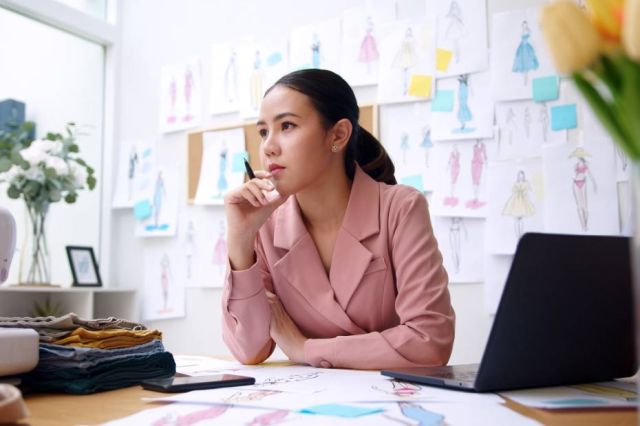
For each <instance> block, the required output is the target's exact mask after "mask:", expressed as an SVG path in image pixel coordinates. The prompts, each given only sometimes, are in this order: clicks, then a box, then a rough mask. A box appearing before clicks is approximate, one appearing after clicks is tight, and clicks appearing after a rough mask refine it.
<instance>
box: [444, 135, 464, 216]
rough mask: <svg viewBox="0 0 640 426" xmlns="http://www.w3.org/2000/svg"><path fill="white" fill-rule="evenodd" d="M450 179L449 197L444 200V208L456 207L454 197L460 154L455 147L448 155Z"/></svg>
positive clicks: (458, 174) (455, 198)
mask: <svg viewBox="0 0 640 426" xmlns="http://www.w3.org/2000/svg"><path fill="white" fill-rule="evenodd" d="M447 168H448V169H449V173H450V175H449V176H450V178H451V195H450V196H448V197H446V198H445V199H444V205H445V206H451V207H455V206H456V205H458V197H456V196H455V195H454V193H455V187H456V183H457V182H458V176H460V152H459V151H458V147H457V146H456V145H454V146H453V149H452V150H451V154H449V163H448V164H447Z"/></svg>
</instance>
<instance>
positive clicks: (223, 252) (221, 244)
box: [213, 236, 227, 265]
mask: <svg viewBox="0 0 640 426" xmlns="http://www.w3.org/2000/svg"><path fill="white" fill-rule="evenodd" d="M213 263H214V264H216V265H224V264H225V263H227V242H226V241H225V240H224V238H223V237H222V236H220V237H218V241H216V246H215V248H214V250H213Z"/></svg>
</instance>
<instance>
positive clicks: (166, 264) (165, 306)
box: [160, 253, 173, 313]
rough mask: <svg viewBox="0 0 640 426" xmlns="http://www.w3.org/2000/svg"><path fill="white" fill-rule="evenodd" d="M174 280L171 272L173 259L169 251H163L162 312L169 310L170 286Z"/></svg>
mask: <svg viewBox="0 0 640 426" xmlns="http://www.w3.org/2000/svg"><path fill="white" fill-rule="evenodd" d="M172 281H173V274H172V273H171V261H170V260H169V256H168V255H167V253H162V258H161V259H160V290H161V291H162V309H161V310H160V312H161V313H166V312H169V311H170V309H169V287H170V285H171V282H172Z"/></svg>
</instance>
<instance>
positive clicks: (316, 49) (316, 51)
mask: <svg viewBox="0 0 640 426" xmlns="http://www.w3.org/2000/svg"><path fill="white" fill-rule="evenodd" d="M321 58H322V53H321V52H320V37H318V33H315V32H314V33H313V41H312V42H311V67H312V68H321Z"/></svg>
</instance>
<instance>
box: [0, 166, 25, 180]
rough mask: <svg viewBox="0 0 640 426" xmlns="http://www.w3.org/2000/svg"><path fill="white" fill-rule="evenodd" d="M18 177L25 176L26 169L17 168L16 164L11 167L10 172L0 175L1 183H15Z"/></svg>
mask: <svg viewBox="0 0 640 426" xmlns="http://www.w3.org/2000/svg"><path fill="white" fill-rule="evenodd" d="M18 176H24V169H23V168H22V167H20V166H16V165H15V164H14V165H12V166H11V168H10V169H9V170H7V171H6V172H4V173H0V181H1V182H8V183H11V182H13V181H14V180H15V179H16V178H17V177H18Z"/></svg>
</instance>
